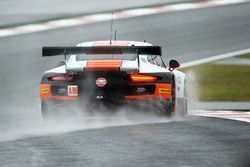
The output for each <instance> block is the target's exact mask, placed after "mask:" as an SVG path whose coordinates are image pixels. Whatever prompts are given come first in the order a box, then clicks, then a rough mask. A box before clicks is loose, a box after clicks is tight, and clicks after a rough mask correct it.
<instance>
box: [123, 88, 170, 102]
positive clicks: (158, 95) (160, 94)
mask: <svg viewBox="0 0 250 167" xmlns="http://www.w3.org/2000/svg"><path fill="white" fill-rule="evenodd" d="M171 89H172V85H171V84H156V89H155V93H154V94H152V95H133V96H125V99H127V100H132V99H134V100H147V99H170V98H171V97H172V96H171Z"/></svg>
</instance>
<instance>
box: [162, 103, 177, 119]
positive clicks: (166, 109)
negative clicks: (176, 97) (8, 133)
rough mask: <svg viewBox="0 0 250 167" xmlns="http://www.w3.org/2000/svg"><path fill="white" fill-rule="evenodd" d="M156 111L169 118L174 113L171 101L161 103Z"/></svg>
mask: <svg viewBox="0 0 250 167" xmlns="http://www.w3.org/2000/svg"><path fill="white" fill-rule="evenodd" d="M158 109H159V111H160V113H161V114H163V115H165V116H167V117H171V116H172V115H173V113H174V103H173V102H172V101H162V102H161V103H160V105H159V106H158Z"/></svg>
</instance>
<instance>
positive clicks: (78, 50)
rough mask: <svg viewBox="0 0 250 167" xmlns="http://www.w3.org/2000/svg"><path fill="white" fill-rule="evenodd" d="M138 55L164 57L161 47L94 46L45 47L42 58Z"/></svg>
mask: <svg viewBox="0 0 250 167" xmlns="http://www.w3.org/2000/svg"><path fill="white" fill-rule="evenodd" d="M126 53H127V54H133V53H134V54H137V55H142V54H143V55H160V56H161V55H162V52H161V47H160V46H92V47H76V46H74V47H43V48H42V56H43V57H45V56H57V55H64V56H66V55H73V54H126Z"/></svg>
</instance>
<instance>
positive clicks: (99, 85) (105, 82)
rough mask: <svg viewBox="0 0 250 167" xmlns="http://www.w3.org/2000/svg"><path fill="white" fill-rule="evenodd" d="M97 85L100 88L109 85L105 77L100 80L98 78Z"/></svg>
mask: <svg viewBox="0 0 250 167" xmlns="http://www.w3.org/2000/svg"><path fill="white" fill-rule="evenodd" d="M95 83H96V85H97V86H98V87H104V86H105V85H106V84H107V80H106V79H105V78H103V77H100V78H97V80H96V82H95Z"/></svg>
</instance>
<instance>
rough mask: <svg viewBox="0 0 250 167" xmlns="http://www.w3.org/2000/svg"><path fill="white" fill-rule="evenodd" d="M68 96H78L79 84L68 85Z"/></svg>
mask: <svg viewBox="0 0 250 167" xmlns="http://www.w3.org/2000/svg"><path fill="white" fill-rule="evenodd" d="M68 96H78V87H77V85H68Z"/></svg>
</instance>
